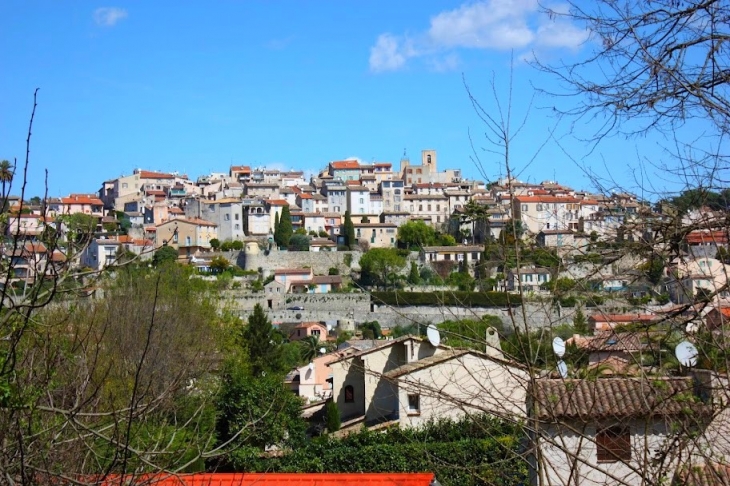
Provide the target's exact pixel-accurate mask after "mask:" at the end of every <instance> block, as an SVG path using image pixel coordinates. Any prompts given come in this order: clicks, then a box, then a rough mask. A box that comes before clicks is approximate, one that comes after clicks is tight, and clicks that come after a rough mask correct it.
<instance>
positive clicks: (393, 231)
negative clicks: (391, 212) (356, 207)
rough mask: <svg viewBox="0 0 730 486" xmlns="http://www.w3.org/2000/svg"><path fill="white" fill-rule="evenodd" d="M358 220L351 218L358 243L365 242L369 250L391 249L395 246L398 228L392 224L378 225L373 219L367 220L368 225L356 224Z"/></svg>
mask: <svg viewBox="0 0 730 486" xmlns="http://www.w3.org/2000/svg"><path fill="white" fill-rule="evenodd" d="M357 219H358V218H353V222H352V224H353V226H354V227H355V238H357V239H358V240H359V241H363V242H367V243H368V244H369V245H370V248H391V247H394V246H395V240H396V238H397V237H398V226H397V225H396V224H394V223H379V222H375V221H374V219H372V218H371V219H369V221H372V222H368V223H362V222H358V220H357Z"/></svg>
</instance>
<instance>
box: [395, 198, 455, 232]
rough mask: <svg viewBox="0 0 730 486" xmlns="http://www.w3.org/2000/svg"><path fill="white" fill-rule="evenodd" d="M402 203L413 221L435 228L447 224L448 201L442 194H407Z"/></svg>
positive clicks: (448, 213)
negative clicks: (421, 221) (420, 221)
mask: <svg viewBox="0 0 730 486" xmlns="http://www.w3.org/2000/svg"><path fill="white" fill-rule="evenodd" d="M404 201H405V204H404V207H405V210H406V211H408V212H410V213H411V217H412V218H413V219H421V220H423V221H425V222H426V223H427V224H430V225H431V226H434V227H435V228H439V227H442V226H444V225H446V224H447V223H448V222H449V215H450V214H451V213H450V212H449V200H448V198H447V197H446V196H444V195H443V193H431V194H407V195H406V196H404Z"/></svg>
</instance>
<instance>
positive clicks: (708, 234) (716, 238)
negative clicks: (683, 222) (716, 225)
mask: <svg viewBox="0 0 730 486" xmlns="http://www.w3.org/2000/svg"><path fill="white" fill-rule="evenodd" d="M686 240H687V244H689V245H700V244H702V243H715V244H722V243H727V233H726V232H725V231H692V232H690V233H688V234H687V236H686Z"/></svg>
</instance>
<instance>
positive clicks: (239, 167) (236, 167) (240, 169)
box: [231, 165, 251, 174]
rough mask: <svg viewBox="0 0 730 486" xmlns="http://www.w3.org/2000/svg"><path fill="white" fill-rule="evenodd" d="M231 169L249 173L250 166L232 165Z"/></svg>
mask: <svg viewBox="0 0 730 486" xmlns="http://www.w3.org/2000/svg"><path fill="white" fill-rule="evenodd" d="M231 171H233V172H240V173H242V174H250V173H251V167H250V166H248V165H234V166H232V167H231Z"/></svg>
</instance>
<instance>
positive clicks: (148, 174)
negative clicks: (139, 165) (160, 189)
mask: <svg viewBox="0 0 730 486" xmlns="http://www.w3.org/2000/svg"><path fill="white" fill-rule="evenodd" d="M137 173H138V174H139V178H140V179H174V178H175V176H174V175H172V174H165V173H164V172H152V171H151V170H140V171H138V172H137Z"/></svg>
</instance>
